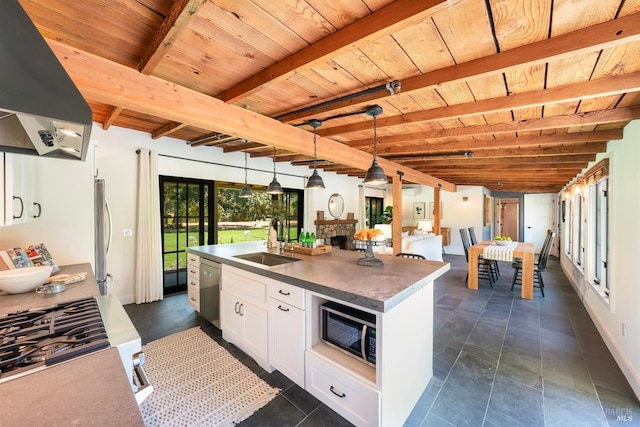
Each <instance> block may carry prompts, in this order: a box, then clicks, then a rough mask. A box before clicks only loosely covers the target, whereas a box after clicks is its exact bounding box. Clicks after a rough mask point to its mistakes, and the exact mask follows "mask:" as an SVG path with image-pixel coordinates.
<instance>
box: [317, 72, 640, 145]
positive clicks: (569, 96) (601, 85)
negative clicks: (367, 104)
mask: <svg viewBox="0 0 640 427" xmlns="http://www.w3.org/2000/svg"><path fill="white" fill-rule="evenodd" d="M638 91H640V71H639V72H635V73H630V74H623V75H619V76H613V77H607V78H603V79H597V80H592V81H588V82H581V83H574V84H570V85H566V86H561V87H557V88H551V89H543V90H537V91H532V92H523V93H518V94H514V95H508V96H504V97H499V98H491V99H485V100H481V101H475V102H467V103H463V104H457V105H451V106H448V107H441V108H432V109H430V110H424V111H416V112H413V113H407V114H401V115H395V116H390V117H380V118H379V119H378V120H377V123H376V125H377V127H378V129H382V128H385V127H391V126H399V125H407V124H410V123H425V122H434V121H437V120H448V119H458V118H461V117H468V116H476V115H480V114H490V113H498V112H503V111H510V110H514V109H519V108H534V107H540V106H543V105H545V104H550V103H565V102H575V101H578V100H581V99H583V100H584V99H592V98H599V97H604V96H612V95H622V94H625V93H631V92H638ZM363 130H371V123H370V121H366V120H365V121H361V122H358V123H351V124H348V125H343V126H334V127H327V128H325V129H320V130H319V131H318V135H322V136H333V135H344V134H347V133H350V132H360V131H363Z"/></svg>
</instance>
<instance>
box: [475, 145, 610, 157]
mask: <svg viewBox="0 0 640 427" xmlns="http://www.w3.org/2000/svg"><path fill="white" fill-rule="evenodd" d="M606 151H607V143H606V142H591V143H588V144H584V145H570V146H552V147H539V148H532V147H529V148H508V149H504V150H483V151H475V152H474V155H473V158H474V159H485V158H488V157H493V158H498V159H504V158H508V157H537V156H556V155H558V154H592V155H593V157H594V158H593V159H592V160H594V159H595V155H596V154H597V153H604V152H606ZM532 161H535V159H532Z"/></svg>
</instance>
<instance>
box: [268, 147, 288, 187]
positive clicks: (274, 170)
mask: <svg viewBox="0 0 640 427" xmlns="http://www.w3.org/2000/svg"><path fill="white" fill-rule="evenodd" d="M267 193H269V194H282V193H284V191H282V185H280V183H279V182H278V179H277V178H276V147H273V181H271V184H269V187H267Z"/></svg>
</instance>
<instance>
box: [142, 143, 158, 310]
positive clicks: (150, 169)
mask: <svg viewBox="0 0 640 427" xmlns="http://www.w3.org/2000/svg"><path fill="white" fill-rule="evenodd" d="M159 209H160V188H159V182H158V154H157V153H156V152H155V151H153V150H151V151H150V150H146V149H140V150H139V154H138V203H137V212H136V254H135V291H136V304H142V303H145V302H153V301H159V300H161V299H162V297H163V296H162V240H161V235H160V230H161V226H160V211H159Z"/></svg>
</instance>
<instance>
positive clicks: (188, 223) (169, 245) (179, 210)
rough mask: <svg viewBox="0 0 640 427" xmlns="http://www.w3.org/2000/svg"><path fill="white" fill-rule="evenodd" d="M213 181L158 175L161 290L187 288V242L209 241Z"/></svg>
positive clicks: (195, 243) (209, 242) (194, 243)
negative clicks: (160, 220)
mask: <svg viewBox="0 0 640 427" xmlns="http://www.w3.org/2000/svg"><path fill="white" fill-rule="evenodd" d="M213 194H214V192H213V181H206V180H197V179H189V178H177V177H168V176H161V177H160V201H161V206H160V211H161V212H160V215H161V218H162V257H163V270H164V275H163V289H164V294H165V295H166V294H171V293H175V292H181V291H184V290H186V289H187V256H186V252H185V249H186V248H187V247H188V246H198V245H207V244H211V243H213V236H212V234H211V233H210V232H209V225H210V224H214V219H213V213H214V209H213V201H214V200H213V199H214V198H213V197H211V196H212V195H213Z"/></svg>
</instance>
